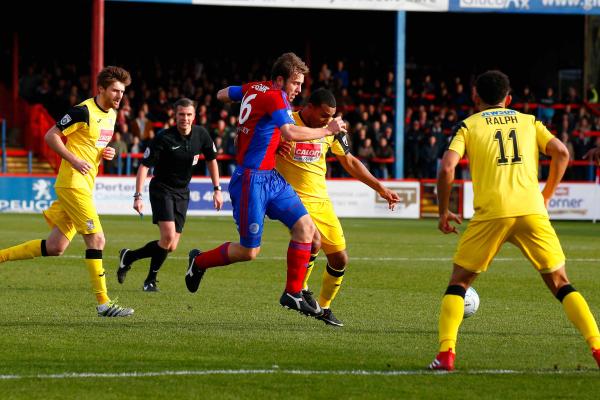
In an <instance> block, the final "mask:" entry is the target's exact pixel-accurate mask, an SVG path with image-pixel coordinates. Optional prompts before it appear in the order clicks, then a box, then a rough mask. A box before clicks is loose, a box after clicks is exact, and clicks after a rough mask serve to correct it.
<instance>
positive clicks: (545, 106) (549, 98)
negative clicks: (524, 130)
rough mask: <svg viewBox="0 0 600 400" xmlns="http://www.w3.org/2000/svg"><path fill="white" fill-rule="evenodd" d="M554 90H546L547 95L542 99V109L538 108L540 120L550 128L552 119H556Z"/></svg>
mask: <svg viewBox="0 0 600 400" xmlns="http://www.w3.org/2000/svg"><path fill="white" fill-rule="evenodd" d="M555 103H556V98H555V97H554V89H553V88H551V87H549V88H547V89H546V95H545V96H544V97H542V98H541V99H540V107H539V108H538V118H539V120H540V121H542V123H543V124H544V125H546V126H548V127H550V126H552V118H554V108H553V107H554V104H555Z"/></svg>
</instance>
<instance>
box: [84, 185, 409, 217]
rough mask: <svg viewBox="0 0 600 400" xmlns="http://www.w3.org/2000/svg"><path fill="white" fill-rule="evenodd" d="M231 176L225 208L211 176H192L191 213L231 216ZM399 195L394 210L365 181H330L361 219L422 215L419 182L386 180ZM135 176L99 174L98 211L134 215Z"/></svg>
mask: <svg viewBox="0 0 600 400" xmlns="http://www.w3.org/2000/svg"><path fill="white" fill-rule="evenodd" d="M148 183H149V181H147V182H146V185H145V187H144V191H143V192H142V196H143V199H144V207H145V212H144V213H145V214H148V215H151V214H152V209H151V207H150V200H149V195H148ZM228 183H229V179H226V178H225V179H222V180H221V185H222V186H223V200H224V205H223V209H222V210H221V211H219V212H217V211H215V210H214V209H213V207H212V194H213V192H212V183H211V181H210V179H208V178H193V179H192V182H191V183H190V206H189V209H188V215H232V208H231V199H230V198H229V192H228ZM384 184H385V185H386V186H387V187H389V188H390V189H391V190H393V191H395V192H397V193H398V194H399V195H400V199H401V200H400V203H399V204H398V205H396V209H395V210H394V211H390V210H388V204H387V201H385V200H384V199H383V198H381V196H379V195H378V194H377V193H375V192H374V191H373V190H372V189H371V188H369V187H368V186H366V185H365V184H363V183H360V182H358V181H354V180H345V179H344V180H331V181H327V186H328V189H329V195H330V196H331V201H332V203H333V206H334V208H335V211H336V213H337V215H338V216H340V217H360V218H419V207H420V193H419V189H420V188H419V182H393V181H389V182H384ZM134 192H135V178H133V177H110V178H108V177H98V178H97V179H96V192H95V196H94V198H95V200H96V209H97V210H98V213H99V214H113V215H114V214H117V215H135V210H133V197H132V196H133V193H134Z"/></svg>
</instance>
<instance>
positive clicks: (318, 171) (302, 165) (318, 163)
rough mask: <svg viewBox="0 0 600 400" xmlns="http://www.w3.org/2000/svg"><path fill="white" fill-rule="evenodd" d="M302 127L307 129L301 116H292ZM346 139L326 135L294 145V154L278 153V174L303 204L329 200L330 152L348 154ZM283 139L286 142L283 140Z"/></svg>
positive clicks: (291, 151)
mask: <svg viewBox="0 0 600 400" xmlns="http://www.w3.org/2000/svg"><path fill="white" fill-rule="evenodd" d="M292 116H293V117H294V121H295V122H296V125H298V126H306V124H305V123H304V121H302V117H300V113H298V112H294V113H293V114H292ZM342 135H343V136H340V137H337V136H326V137H324V138H321V139H314V140H309V141H306V142H294V141H292V142H291V145H292V147H291V149H290V153H289V154H286V155H285V156H281V155H279V154H277V158H276V162H277V167H276V168H277V171H279V173H281V175H283V177H284V178H285V180H286V181H288V183H289V184H290V185H292V187H293V188H294V190H295V191H296V193H298V196H300V198H301V199H302V201H303V202H304V201H310V200H311V199H313V200H323V199H328V198H329V195H328V193H327V184H326V182H325V176H326V173H327V161H326V157H327V151H328V150H329V149H331V152H332V153H333V154H335V155H340V156H343V155H346V154H347V153H348V151H349V145H348V142H347V138H346V137H345V134H342ZM282 140H283V139H282Z"/></svg>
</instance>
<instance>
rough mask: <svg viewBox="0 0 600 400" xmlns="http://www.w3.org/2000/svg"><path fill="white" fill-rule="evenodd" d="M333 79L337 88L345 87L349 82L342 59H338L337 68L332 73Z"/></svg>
mask: <svg viewBox="0 0 600 400" xmlns="http://www.w3.org/2000/svg"><path fill="white" fill-rule="evenodd" d="M333 80H334V81H335V84H336V86H337V87H339V88H347V87H348V84H349V82H350V75H349V74H348V71H347V70H346V69H345V68H344V61H342V60H338V62H337V69H336V71H335V73H334V74H333Z"/></svg>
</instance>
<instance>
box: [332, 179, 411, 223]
mask: <svg viewBox="0 0 600 400" xmlns="http://www.w3.org/2000/svg"><path fill="white" fill-rule="evenodd" d="M383 184H384V185H385V186H386V187H388V188H390V189H391V190H393V191H395V192H396V193H398V194H399V195H400V203H399V204H398V205H396V209H395V210H394V211H390V210H388V203H387V201H385V200H384V199H383V198H382V197H381V196H379V195H378V194H377V193H375V191H373V189H371V188H369V187H368V186H366V185H365V184H363V183H361V182H358V181H355V180H331V181H327V189H328V192H329V196H330V197H331V202H332V203H333V207H334V208H335V212H336V214H337V215H338V217H369V218H419V216H420V204H421V199H420V184H419V182H393V181H388V182H383Z"/></svg>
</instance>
